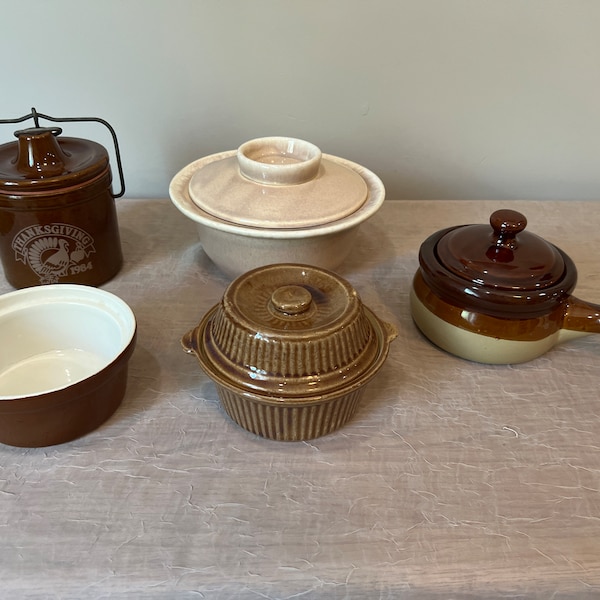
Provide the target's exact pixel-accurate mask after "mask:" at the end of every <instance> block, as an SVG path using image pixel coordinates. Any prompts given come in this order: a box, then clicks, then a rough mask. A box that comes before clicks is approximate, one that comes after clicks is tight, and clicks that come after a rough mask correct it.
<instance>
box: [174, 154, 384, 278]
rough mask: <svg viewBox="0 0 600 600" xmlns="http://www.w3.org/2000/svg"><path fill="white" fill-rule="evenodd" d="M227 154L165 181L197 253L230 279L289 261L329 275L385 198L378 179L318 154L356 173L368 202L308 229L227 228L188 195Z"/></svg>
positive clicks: (232, 225) (345, 162)
mask: <svg viewBox="0 0 600 600" xmlns="http://www.w3.org/2000/svg"><path fill="white" fill-rule="evenodd" d="M237 152H238V151H237V150H229V151H227V152H221V153H218V154H213V155H211V156H208V157H204V158H201V159H199V160H196V161H194V162H192V163H190V164H189V165H187V166H186V167H184V168H183V169H181V171H179V172H178V173H177V174H176V175H175V177H173V179H172V180H171V183H170V186H169V195H170V197H171V200H172V202H173V204H174V205H175V206H176V207H177V208H178V209H179V211H180V212H182V213H183V214H184V215H185V216H187V217H188V218H190V219H191V220H192V221H195V222H196V223H197V226H198V233H199V238H200V242H201V243H202V246H203V249H204V251H205V252H206V254H207V255H208V256H209V258H210V259H211V260H212V261H213V262H214V263H215V264H217V266H219V267H220V268H221V270H223V271H224V272H225V273H227V274H229V275H231V276H233V277H235V276H238V275H241V274H242V273H245V272H246V271H249V270H250V269H253V268H256V267H259V266H263V265H266V264H272V263H280V262H295V263H305V264H312V265H315V266H320V267H323V268H326V269H332V270H335V269H336V268H337V267H338V266H339V265H340V264H341V263H342V262H343V260H344V259H345V258H346V256H347V255H348V253H349V252H350V251H351V249H352V247H353V244H354V240H355V237H356V235H357V229H358V226H359V225H360V224H361V223H363V222H364V221H366V220H367V219H368V218H370V217H371V216H373V215H374V214H375V213H376V212H377V210H379V208H380V207H381V205H382V203H383V201H384V199H385V188H384V185H383V183H382V181H381V179H380V178H379V177H378V176H377V175H375V174H374V173H373V172H372V171H370V170H369V169H366V168H365V167H363V166H361V165H359V164H357V163H353V162H351V161H349V160H346V159H343V158H339V157H336V156H331V155H328V154H323V155H322V158H324V159H326V160H330V161H332V162H336V163H338V164H340V165H343V166H345V167H346V168H349V169H352V170H354V171H355V172H357V173H358V174H359V175H360V176H361V177H362V178H363V179H364V181H365V182H366V184H367V189H368V197H367V199H366V201H365V203H364V204H363V205H362V206H361V207H360V208H359V209H358V210H356V211H355V212H353V213H352V214H350V215H347V216H346V217H343V218H341V219H337V220H334V221H331V222H328V223H325V224H321V225H315V226H313V227H300V228H295V229H294V228H291V229H286V228H281V229H278V228H261V227H251V226H248V225H241V224H236V223H232V222H230V221H226V220H223V219H220V218H219V217H216V216H214V215H212V214H210V213H208V212H205V211H204V210H202V209H201V208H200V207H199V206H197V204H195V203H194V201H193V200H192V198H191V197H190V193H189V183H190V180H191V178H192V176H193V175H194V173H195V172H196V171H197V170H198V169H200V168H201V167H203V166H205V165H207V164H210V163H211V162H214V161H219V160H224V159H227V158H230V157H232V156H236V154H237Z"/></svg>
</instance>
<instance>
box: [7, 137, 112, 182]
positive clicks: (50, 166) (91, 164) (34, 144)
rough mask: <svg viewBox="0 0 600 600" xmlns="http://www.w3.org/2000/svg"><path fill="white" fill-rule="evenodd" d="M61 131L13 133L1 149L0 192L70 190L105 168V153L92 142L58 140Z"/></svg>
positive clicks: (68, 138) (70, 139)
mask: <svg viewBox="0 0 600 600" xmlns="http://www.w3.org/2000/svg"><path fill="white" fill-rule="evenodd" d="M61 133H62V129H61V128H60V127H31V128H28V129H21V130H19V131H15V137H16V138H17V142H9V143H7V144H2V145H0V191H1V192H3V193H10V194H19V193H21V192H29V193H31V192H35V191H38V190H40V191H42V190H52V189H57V188H64V187H70V186H73V185H77V184H80V183H82V182H84V181H88V180H90V179H92V178H93V177H94V176H96V175H98V174H100V173H102V172H104V171H105V170H106V169H107V168H108V163H109V156H108V152H107V151H106V149H105V148H104V146H102V145H101V144H97V143H96V142H93V141H91V140H84V139H79V138H71V137H59V136H60V134H61Z"/></svg>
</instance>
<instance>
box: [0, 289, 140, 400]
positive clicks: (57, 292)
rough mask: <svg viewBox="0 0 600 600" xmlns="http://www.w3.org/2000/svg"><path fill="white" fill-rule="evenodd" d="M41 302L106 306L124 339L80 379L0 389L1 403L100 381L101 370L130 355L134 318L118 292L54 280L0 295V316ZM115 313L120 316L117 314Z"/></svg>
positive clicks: (133, 344) (33, 398)
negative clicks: (9, 391)
mask: <svg viewBox="0 0 600 600" xmlns="http://www.w3.org/2000/svg"><path fill="white" fill-rule="evenodd" d="M41 301H43V302H44V305H47V304H49V303H51V304H62V303H73V302H77V301H79V302H81V301H83V303H84V304H85V305H87V306H89V307H91V308H92V309H96V310H104V311H106V310H107V309H109V310H108V312H109V313H110V314H111V316H112V317H113V319H114V320H115V322H116V323H117V324H118V326H119V329H120V330H121V332H122V333H123V339H122V341H121V343H120V345H119V347H118V348H117V349H116V350H115V352H114V353H113V355H112V356H111V357H110V358H109V359H106V360H105V361H103V365H102V366H101V367H100V368H97V369H96V370H94V371H93V372H92V373H90V374H89V375H87V376H86V377H84V378H82V379H78V380H76V381H74V382H71V383H69V384H66V385H62V386H59V387H54V388H51V389H47V390H41V391H39V392H33V393H32V392H26V393H23V394H12V395H6V394H2V393H1V392H0V405H5V403H10V402H11V401H21V402H22V401H26V400H35V399H39V398H42V397H46V398H47V397H50V396H52V397H54V396H58V395H60V393H61V392H64V391H65V390H67V389H69V390H72V389H74V388H76V387H77V386H80V385H82V384H83V385H89V384H90V381H91V380H94V379H98V384H99V385H100V384H101V383H102V380H103V374H104V373H105V372H106V371H107V370H108V369H111V368H112V367H113V365H115V363H119V362H121V361H123V360H128V359H129V357H130V356H131V354H132V352H133V350H134V347H135V344H136V339H137V320H136V317H135V314H134V312H133V310H132V309H131V307H130V306H129V305H128V304H127V303H126V302H125V301H124V300H123V299H122V298H120V297H119V296H117V295H116V294H113V293H112V292H109V291H107V290H103V289H100V288H97V287H95V286H91V285H84V284H68V283H56V284H49V285H43V286H32V287H28V288H22V289H19V290H15V291H12V292H8V293H6V294H2V295H0V319H1V318H2V317H3V316H4V315H7V314H10V313H11V312H13V311H19V310H27V309H28V308H31V307H35V306H40V302H41ZM117 314H118V315H120V318H117Z"/></svg>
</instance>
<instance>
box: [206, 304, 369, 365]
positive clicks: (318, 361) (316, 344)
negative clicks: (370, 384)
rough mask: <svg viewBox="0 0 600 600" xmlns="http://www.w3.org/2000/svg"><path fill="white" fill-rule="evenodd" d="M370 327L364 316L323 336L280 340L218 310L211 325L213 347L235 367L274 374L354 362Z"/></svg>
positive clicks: (367, 336)
mask: <svg viewBox="0 0 600 600" xmlns="http://www.w3.org/2000/svg"><path fill="white" fill-rule="evenodd" d="M371 334H372V329H371V326H370V323H369V321H368V319H367V318H366V317H365V316H364V314H363V315H360V316H359V317H358V318H356V319H354V320H353V321H351V322H350V323H349V324H348V326H347V327H344V328H342V329H340V330H338V331H334V332H331V333H330V334H329V335H327V336H326V337H323V336H322V335H321V336H319V337H318V338H317V337H315V338H310V337H308V336H304V337H303V336H296V337H295V336H288V337H287V338H285V337H280V338H279V339H273V338H269V337H267V336H266V335H260V334H255V333H254V332H249V331H247V330H245V329H243V328H241V327H239V325H236V324H234V323H233V322H232V321H230V320H229V319H228V318H227V316H226V315H225V313H224V311H222V310H219V311H217V313H216V314H215V318H214V320H213V322H212V325H211V337H212V340H213V342H214V345H215V347H216V348H217V349H218V350H219V352H220V353H221V354H222V355H223V356H224V357H226V359H227V361H228V362H231V363H232V364H234V365H237V366H238V367H242V368H247V367H256V368H257V369H258V370H260V371H262V372H264V373H266V374H268V375H272V376H275V377H304V376H307V375H312V374H317V373H318V374H326V373H331V372H332V371H336V370H338V369H341V368H344V367H345V366H346V365H349V364H351V363H352V362H354V361H356V359H357V357H358V356H359V355H360V354H361V352H362V351H363V350H364V349H365V348H366V346H367V345H368V343H369V339H370V335H371Z"/></svg>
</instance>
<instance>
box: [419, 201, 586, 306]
mask: <svg viewBox="0 0 600 600" xmlns="http://www.w3.org/2000/svg"><path fill="white" fill-rule="evenodd" d="M526 226H527V220H526V218H525V216H524V215H522V214H521V213H519V212H517V211H514V210H507V209H503V210H498V211H496V212H494V213H493V214H492V215H491V217H490V225H463V226H459V227H451V228H449V229H445V230H443V231H440V232H437V233H436V234H434V235H432V236H430V237H429V238H428V239H427V240H426V241H425V242H424V243H423V245H422V246H421V251H420V254H419V260H420V264H421V272H422V274H423V278H424V279H425V282H426V283H427V284H428V285H429V286H430V287H431V288H432V289H433V290H434V291H435V293H436V294H438V295H439V296H440V297H441V298H443V299H445V300H446V301H448V302H450V303H452V304H456V305H458V306H464V307H465V308H469V309H472V310H477V311H481V312H486V313H488V314H491V315H495V316H506V315H509V316H511V317H512V318H514V317H515V316H517V317H518V316H519V314H520V315H522V316H524V317H532V316H535V315H541V314H545V313H547V312H548V311H549V310H551V309H552V308H553V307H555V306H556V305H557V303H558V302H560V301H561V300H563V299H564V296H565V295H566V294H569V293H570V292H571V291H572V290H573V288H574V287H575V283H576V280H577V272H576V269H575V265H574V264H573V262H572V261H571V259H570V258H569V257H568V256H567V255H566V254H565V253H564V252H562V250H560V249H559V248H557V247H556V246H554V245H553V244H551V243H549V242H547V241H545V240H544V239H542V238H541V237H539V236H537V235H535V234H534V233H531V232H529V231H525V227H526Z"/></svg>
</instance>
